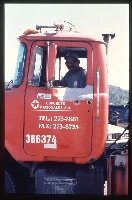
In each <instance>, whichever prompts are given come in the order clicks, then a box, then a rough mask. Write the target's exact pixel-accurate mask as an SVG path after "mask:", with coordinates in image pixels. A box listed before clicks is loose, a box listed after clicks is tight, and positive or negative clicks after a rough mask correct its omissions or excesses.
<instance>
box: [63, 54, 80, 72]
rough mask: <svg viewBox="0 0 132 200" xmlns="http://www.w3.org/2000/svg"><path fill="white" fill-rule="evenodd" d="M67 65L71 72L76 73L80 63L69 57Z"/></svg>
mask: <svg viewBox="0 0 132 200" xmlns="http://www.w3.org/2000/svg"><path fill="white" fill-rule="evenodd" d="M65 64H66V66H67V68H68V69H69V71H74V70H76V69H77V68H79V61H78V60H77V59H75V58H73V57H67V58H66V62H65Z"/></svg>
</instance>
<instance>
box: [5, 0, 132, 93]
mask: <svg viewBox="0 0 132 200" xmlns="http://www.w3.org/2000/svg"><path fill="white" fill-rule="evenodd" d="M58 20H62V21H67V22H69V23H71V24H73V25H74V26H75V27H76V30H78V31H79V32H82V33H85V34H89V33H90V34H94V35H96V36H98V37H100V39H101V38H102V34H104V33H110V34H113V33H115V38H114V39H112V40H111V41H110V44H109V54H108V84H109V85H115V86H118V87H120V88H122V89H126V90H129V4H5V81H10V80H11V79H12V78H13V74H14V69H15V63H16V58H17V52H18V46H19V42H18V40H17V38H18V36H19V35H22V34H23V32H24V31H25V30H27V29H34V30H35V29H36V24H38V25H45V26H53V25H54V22H55V21H58ZM61 23H62V22H61Z"/></svg>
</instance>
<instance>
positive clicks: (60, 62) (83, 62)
mask: <svg viewBox="0 0 132 200" xmlns="http://www.w3.org/2000/svg"><path fill="white" fill-rule="evenodd" d="M69 52H72V53H76V54H77V55H78V57H79V60H80V64H79V66H80V67H82V68H83V69H84V70H85V71H86V72H87V50H86V49H85V48H74V47H71V48H70V47H58V48H57V58H56V64H55V80H62V79H63V77H64V76H65V74H66V73H67V72H68V68H67V66H66V65H65V59H64V58H65V56H66V54H67V53H69Z"/></svg>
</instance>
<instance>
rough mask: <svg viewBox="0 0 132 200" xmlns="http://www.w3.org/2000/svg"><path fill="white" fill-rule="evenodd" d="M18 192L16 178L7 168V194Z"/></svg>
mask: <svg viewBox="0 0 132 200" xmlns="http://www.w3.org/2000/svg"><path fill="white" fill-rule="evenodd" d="M14 193H17V188H16V183H15V179H14V178H13V176H12V174H11V172H9V170H7V168H6V169H5V194H14Z"/></svg>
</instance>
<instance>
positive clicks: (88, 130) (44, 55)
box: [24, 41, 93, 161]
mask: <svg viewBox="0 0 132 200" xmlns="http://www.w3.org/2000/svg"><path fill="white" fill-rule="evenodd" d="M69 51H72V52H75V53H77V54H78V55H79V58H80V66H82V67H83V68H85V69H86V71H87V86H86V87H85V88H67V87H61V86H58V87H57V86H55V87H54V86H53V85H52V84H51V82H52V81H54V80H55V79H61V78H62V77H63V76H64V74H65V73H66V66H65V60H64V57H65V55H66V53H68V52H69ZM32 52H33V54H32V56H31V60H30V66H29V74H28V79H27V89H26V95H25V126H24V151H25V152H26V153H27V154H29V155H34V156H36V158H37V156H38V158H39V156H41V157H43V160H55V161H56V160H59V161H71V160H74V159H76V158H82V157H87V156H88V155H89V154H90V152H91V150H92V145H91V138H92V112H93V85H92V84H93V75H92V73H93V72H92V48H91V47H90V45H89V44H88V43H87V42H81V43H80V42H60V41H59V42H51V43H50V44H49V43H47V45H45V46H44V42H36V43H34V45H33V46H32ZM84 60H85V62H84ZM63 72H64V74H63Z"/></svg>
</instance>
